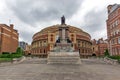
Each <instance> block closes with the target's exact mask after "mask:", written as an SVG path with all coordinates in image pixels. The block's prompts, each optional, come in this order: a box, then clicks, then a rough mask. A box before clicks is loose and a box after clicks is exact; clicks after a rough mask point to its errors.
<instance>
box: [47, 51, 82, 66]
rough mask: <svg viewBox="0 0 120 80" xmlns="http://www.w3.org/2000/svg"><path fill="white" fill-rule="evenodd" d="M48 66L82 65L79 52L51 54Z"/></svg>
mask: <svg viewBox="0 0 120 80" xmlns="http://www.w3.org/2000/svg"><path fill="white" fill-rule="evenodd" d="M47 61H48V62H47V64H81V60H80V56H79V52H50V53H49V54H48V58H47Z"/></svg>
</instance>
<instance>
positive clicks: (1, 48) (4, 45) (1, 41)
mask: <svg viewBox="0 0 120 80" xmlns="http://www.w3.org/2000/svg"><path fill="white" fill-rule="evenodd" d="M13 27H14V25H13V24H11V25H10V26H8V25H6V24H0V53H2V52H15V51H16V49H17V47H18V32H17V30H15V29H13Z"/></svg>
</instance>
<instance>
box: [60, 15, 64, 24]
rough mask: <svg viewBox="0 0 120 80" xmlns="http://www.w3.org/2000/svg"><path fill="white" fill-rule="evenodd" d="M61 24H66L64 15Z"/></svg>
mask: <svg viewBox="0 0 120 80" xmlns="http://www.w3.org/2000/svg"><path fill="white" fill-rule="evenodd" d="M61 24H65V17H64V15H63V16H62V17H61Z"/></svg>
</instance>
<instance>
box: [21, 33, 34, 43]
mask: <svg viewBox="0 0 120 80" xmlns="http://www.w3.org/2000/svg"><path fill="white" fill-rule="evenodd" d="M32 35H33V33H30V32H23V31H21V32H20V38H22V39H23V40H24V41H25V42H27V43H29V44H30V43H31V40H32Z"/></svg>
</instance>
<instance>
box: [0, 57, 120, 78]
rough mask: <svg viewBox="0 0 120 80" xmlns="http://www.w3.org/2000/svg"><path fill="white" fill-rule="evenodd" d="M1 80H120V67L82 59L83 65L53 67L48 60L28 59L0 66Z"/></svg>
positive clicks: (95, 60) (57, 65) (55, 65)
mask: <svg viewBox="0 0 120 80" xmlns="http://www.w3.org/2000/svg"><path fill="white" fill-rule="evenodd" d="M0 80H120V66H119V65H117V66H116V65H110V64H106V63H104V62H102V61H99V60H97V59H82V64H81V65H65V64H64V65H61V64H54V65H52V64H46V59H39V58H27V59H26V60H25V61H23V62H22V63H20V64H13V65H8V66H0Z"/></svg>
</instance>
